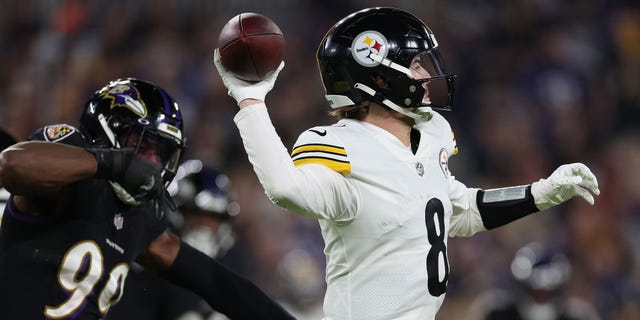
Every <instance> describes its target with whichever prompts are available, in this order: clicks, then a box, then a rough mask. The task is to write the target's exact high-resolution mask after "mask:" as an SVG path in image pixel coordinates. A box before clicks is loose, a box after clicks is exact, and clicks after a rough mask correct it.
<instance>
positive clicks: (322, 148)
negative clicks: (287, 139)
mask: <svg viewBox="0 0 640 320" xmlns="http://www.w3.org/2000/svg"><path fill="white" fill-rule="evenodd" d="M304 152H326V153H332V154H337V155H342V156H346V155H347V151H346V150H344V148H343V147H337V146H332V145H328V144H319V143H316V144H303V145H301V146H298V147H297V148H295V149H293V151H292V152H291V156H292V157H293V156H296V155H298V154H300V153H304Z"/></svg>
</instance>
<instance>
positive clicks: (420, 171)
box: [416, 162, 424, 177]
mask: <svg viewBox="0 0 640 320" xmlns="http://www.w3.org/2000/svg"><path fill="white" fill-rule="evenodd" d="M416 172H417V173H418V175H419V176H421V177H422V176H423V175H424V166H423V165H422V163H420V162H416Z"/></svg>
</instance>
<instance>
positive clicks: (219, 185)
mask: <svg viewBox="0 0 640 320" xmlns="http://www.w3.org/2000/svg"><path fill="white" fill-rule="evenodd" d="M230 186H231V182H230V180H229V177H228V176H227V175H226V174H224V173H222V172H220V171H218V170H217V169H215V168H212V167H207V166H204V165H203V164H202V161H200V160H187V161H185V162H184V163H182V164H181V165H180V167H179V168H178V172H177V174H176V178H175V181H174V182H173V183H171V184H170V185H169V188H168V191H169V194H171V195H172V196H173V199H174V201H175V202H176V204H177V207H178V211H177V212H176V214H174V215H172V216H171V215H170V217H169V218H170V219H169V221H170V223H171V226H172V227H173V228H174V229H175V230H176V232H177V233H179V234H180V235H181V238H182V240H183V241H184V242H186V243H188V244H190V245H191V246H193V247H194V248H196V249H198V250H200V251H201V252H204V253H205V254H207V255H208V256H210V257H213V258H220V257H222V256H223V255H225V254H226V253H227V251H228V250H229V249H231V247H233V245H234V243H235V234H234V232H233V226H232V218H233V217H235V216H236V215H238V213H239V212H240V206H239V205H238V203H237V202H235V201H233V200H232V197H231V195H230ZM202 218H205V219H202ZM211 218H213V219H211ZM213 221H216V222H217V223H214V222H213ZM214 226H217V227H214Z"/></svg>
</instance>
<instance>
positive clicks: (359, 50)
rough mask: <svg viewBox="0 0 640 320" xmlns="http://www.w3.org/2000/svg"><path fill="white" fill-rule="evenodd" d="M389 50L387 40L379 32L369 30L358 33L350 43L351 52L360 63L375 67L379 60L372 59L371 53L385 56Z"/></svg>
mask: <svg viewBox="0 0 640 320" xmlns="http://www.w3.org/2000/svg"><path fill="white" fill-rule="evenodd" d="M388 52H389V42H388V41H387V38H385V37H384V36H383V35H382V34H381V33H380V32H377V31H373V30H369V31H365V32H362V33H360V34H359V35H358V36H357V37H355V38H354V39H353V42H352V43H351V54H352V55H353V58H354V59H355V60H356V62H358V63H359V64H360V65H362V66H365V67H375V66H377V65H379V64H380V62H378V61H376V60H373V59H372V58H371V54H376V55H378V56H380V57H381V58H383V59H384V58H386V57H387V53H388Z"/></svg>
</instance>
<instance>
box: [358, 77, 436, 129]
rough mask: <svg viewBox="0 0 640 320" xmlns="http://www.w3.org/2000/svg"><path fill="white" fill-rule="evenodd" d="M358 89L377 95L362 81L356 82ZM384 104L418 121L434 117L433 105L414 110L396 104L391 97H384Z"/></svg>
mask: <svg viewBox="0 0 640 320" xmlns="http://www.w3.org/2000/svg"><path fill="white" fill-rule="evenodd" d="M354 87H355V88H356V89H358V90H361V91H363V92H364V93H366V94H368V95H370V96H372V97H375V95H376V91H375V90H373V89H372V88H370V87H368V86H366V85H364V84H362V83H359V82H358V83H356V85H355V86H354ZM382 104H384V105H385V106H387V107H389V108H390V109H392V110H394V111H396V112H399V113H402V114H404V115H405V116H407V117H411V118H413V119H415V120H416V121H429V120H431V118H432V117H433V115H432V114H431V111H432V109H431V107H428V106H427V107H420V108H418V110H416V112H412V111H409V110H408V109H406V108H403V107H401V106H399V105H397V104H395V103H394V102H393V101H391V100H389V99H384V100H383V101H382Z"/></svg>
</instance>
